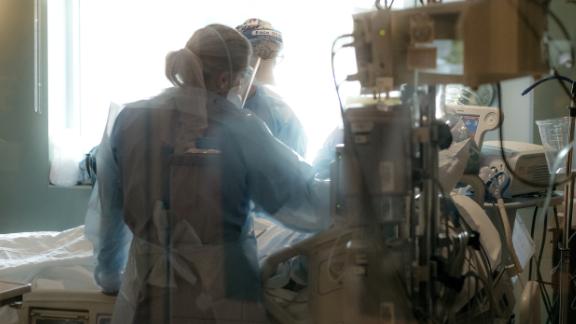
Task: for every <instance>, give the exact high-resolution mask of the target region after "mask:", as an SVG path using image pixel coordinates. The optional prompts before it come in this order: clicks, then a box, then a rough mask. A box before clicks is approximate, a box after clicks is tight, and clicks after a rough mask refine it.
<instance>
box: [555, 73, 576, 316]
mask: <svg viewBox="0 0 576 324" xmlns="http://www.w3.org/2000/svg"><path fill="white" fill-rule="evenodd" d="M575 92H576V89H575V86H574V84H573V85H572V98H571V101H570V136H569V140H568V142H569V143H572V142H574V128H575V124H576V103H575V102H574V101H575V98H574V93H575ZM573 156H574V149H573V148H570V151H568V157H567V161H566V176H567V177H568V178H567V179H569V181H568V184H567V185H566V186H565V190H564V228H563V235H562V247H561V248H560V278H559V286H560V287H559V295H560V296H559V297H560V298H559V299H560V305H559V308H558V312H559V313H560V314H559V315H560V324H567V323H568V312H569V310H570V306H569V305H568V303H569V300H568V299H569V297H570V296H569V295H570V287H571V284H570V282H571V275H570V242H569V240H570V230H571V227H572V213H573V203H574V177H573V172H572V157H573Z"/></svg>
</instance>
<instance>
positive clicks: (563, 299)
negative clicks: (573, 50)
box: [522, 75, 576, 324]
mask: <svg viewBox="0 0 576 324" xmlns="http://www.w3.org/2000/svg"><path fill="white" fill-rule="evenodd" d="M550 80H560V81H565V82H569V83H571V85H572V86H571V90H570V92H571V93H570V107H569V108H568V109H569V111H570V133H569V139H568V143H573V142H574V129H575V125H576V81H575V80H572V79H570V78H567V77H564V76H560V75H554V76H551V77H548V78H544V79H542V80H539V81H538V82H536V83H534V84H533V85H531V86H530V87H528V88H527V89H526V90H524V91H523V92H522V95H525V94H527V93H528V92H530V91H532V90H533V89H534V88H536V87H537V86H538V85H540V84H542V83H544V82H546V81H550ZM573 156H574V149H573V147H572V148H570V151H568V158H567V161H566V177H567V178H566V179H568V183H567V184H566V185H565V187H564V188H565V189H564V224H563V232H562V245H561V246H560V248H559V250H560V276H559V283H558V286H559V300H560V304H559V308H558V312H559V315H560V317H559V323H560V324H567V323H568V311H569V308H570V306H569V304H568V298H569V293H570V281H571V275H570V242H569V240H570V229H571V228H572V213H573V203H574V172H573V171H572V157H573Z"/></svg>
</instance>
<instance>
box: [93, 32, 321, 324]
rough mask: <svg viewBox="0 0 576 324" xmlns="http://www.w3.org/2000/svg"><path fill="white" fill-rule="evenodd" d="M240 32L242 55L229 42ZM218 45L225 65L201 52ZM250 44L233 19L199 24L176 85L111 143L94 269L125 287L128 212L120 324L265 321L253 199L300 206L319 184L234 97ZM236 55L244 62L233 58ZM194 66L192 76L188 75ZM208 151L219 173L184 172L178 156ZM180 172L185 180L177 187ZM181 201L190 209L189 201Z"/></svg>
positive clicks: (171, 71)
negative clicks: (252, 220)
mask: <svg viewBox="0 0 576 324" xmlns="http://www.w3.org/2000/svg"><path fill="white" fill-rule="evenodd" d="M215 36H218V37H215ZM206 37H208V38H209V39H208V40H212V41H214V42H212V43H206V42H207V39H206ZM226 37H228V39H226ZM230 38H231V39H230ZM234 41H237V42H238V44H237V45H238V46H239V48H240V51H239V52H240V53H241V54H242V53H244V54H243V55H239V56H238V57H234V55H235V54H237V52H235V51H228V49H226V51H224V50H223V49H222V47H223V46H229V45H230V44H234ZM190 43H191V44H192V45H190ZM214 44H216V45H218V46H216V47H217V48H219V49H220V50H219V52H220V55H222V52H224V53H226V54H225V55H224V56H222V60H221V61H223V62H225V63H222V62H220V64H221V65H223V66H224V67H225V68H224V69H222V67H220V68H219V69H218V67H217V66H216V67H215V69H216V70H210V65H209V63H210V61H209V60H208V59H204V61H202V62H199V61H200V58H201V57H203V56H202V50H204V49H205V48H206V47H209V46H210V45H212V46H213V45H214ZM200 45H202V47H197V46H200ZM236 50H238V48H236ZM248 52H249V46H248V43H247V42H246V40H244V39H243V38H242V37H241V36H240V34H238V33H237V32H236V31H234V30H232V29H229V28H227V27H224V26H221V25H216V26H208V27H206V28H204V29H202V30H200V31H199V32H197V33H195V34H194V35H193V37H192V38H191V41H189V44H187V47H186V48H185V49H182V50H180V51H178V52H174V53H171V54H170V55H169V57H168V59H167V76H168V78H169V79H170V80H171V81H172V82H173V83H174V84H175V85H176V87H175V88H173V89H169V90H167V91H166V92H164V93H163V94H161V95H159V96H157V97H155V98H152V99H149V100H144V101H140V102H136V103H133V104H129V105H128V106H127V107H126V108H124V110H123V111H122V112H121V113H120V114H119V116H118V118H117V119H116V121H115V123H114V127H113V129H112V133H111V135H110V138H109V139H107V140H106V141H104V140H103V145H102V144H101V147H100V150H99V157H100V158H99V161H98V163H99V164H98V165H99V173H98V185H99V194H100V198H101V206H102V216H101V218H102V220H101V223H100V231H99V239H100V242H101V244H97V245H95V247H96V246H97V248H95V249H96V250H95V254H96V255H97V258H98V265H97V267H96V272H95V276H96V280H97V282H98V284H99V285H101V287H102V288H103V290H104V292H106V293H116V292H117V291H118V282H119V278H120V277H121V272H122V267H123V263H124V262H125V261H124V256H123V255H122V253H121V252H122V251H121V250H122V249H123V246H122V244H123V242H124V239H123V234H122V233H123V228H124V226H125V225H124V222H125V224H126V225H127V226H128V228H129V229H130V231H131V232H132V233H133V237H134V238H133V240H132V244H131V247H130V256H129V258H128V262H127V266H126V270H125V273H124V275H123V279H122V286H121V289H120V292H119V295H118V299H117V303H116V309H115V312H114V318H113V323H115V324H116V323H168V322H169V323H221V322H223V321H224V322H226V321H231V322H234V323H261V322H264V321H265V313H264V311H263V308H262V307H261V305H260V298H261V295H260V294H261V292H260V283H259V277H258V264H257V256H256V245H255V240H254V237H253V234H252V226H251V223H250V221H249V219H248V218H247V214H248V211H249V201H250V200H253V201H255V202H256V203H258V204H259V205H260V206H261V207H262V208H263V209H264V210H266V211H267V212H269V213H275V212H277V211H278V210H279V209H280V208H283V207H284V206H286V205H288V206H290V205H292V206H293V207H295V208H301V207H302V206H304V205H305V204H306V201H307V199H308V198H307V197H308V196H309V195H310V193H311V192H313V190H311V189H310V188H309V187H308V182H309V181H310V180H311V179H312V177H313V172H312V169H311V168H310V167H309V166H307V165H304V164H303V162H301V161H300V159H299V158H298V156H297V155H296V154H294V153H293V152H292V151H291V150H289V149H287V148H286V147H285V146H284V145H281V144H280V143H278V141H277V140H276V139H275V138H274V137H273V136H272V135H271V134H270V132H269V130H268V129H267V127H266V126H265V125H264V124H263V122H262V121H261V120H259V119H257V118H256V117H254V116H252V115H251V114H249V113H247V111H241V110H238V109H236V108H235V107H234V106H233V105H232V103H230V102H229V101H228V100H226V93H227V92H228V91H229V90H230V89H231V88H233V86H234V84H235V82H234V79H235V75H239V74H240V71H241V70H242V69H243V66H245V65H242V60H244V63H243V64H247V55H246V54H247V53H248ZM198 53H200V54H198ZM230 53H232V54H230ZM230 55H232V57H231V56H230ZM209 57H212V56H209ZM230 61H232V62H235V63H236V65H231V66H228V65H227V64H228V63H227V62H230ZM200 63H202V64H200ZM190 68H192V71H195V73H192V75H188V74H187V73H186V72H188V71H189V69H190ZM199 71H200V72H204V73H202V74H199V73H198V72H199ZM194 152H197V153H198V154H196V153H194ZM262 152H266V154H261V153H262ZM209 153H210V154H213V155H212V156H214V157H216V158H215V159H208V160H210V161H211V162H210V163H209V164H208V165H207V168H209V169H210V172H203V171H208V169H204V170H203V169H200V170H199V171H198V172H196V173H195V172H191V173H187V174H188V175H190V179H182V177H179V176H174V174H175V166H176V164H177V163H176V164H175V163H174V162H175V161H176V162H177V161H178V159H179V158H182V157H185V156H191V155H194V154H196V155H195V156H196V157H199V158H200V160H202V159H203V158H202V157H205V156H208V154H209ZM208 160H205V161H208ZM183 165H186V164H185V163H184V164H183ZM176 182H178V183H179V184H182V185H183V187H182V189H176V190H173V191H172V189H174V188H173V184H174V183H176ZM171 191H172V192H171ZM174 197H176V200H175V199H174ZM178 201H184V202H185V204H183V206H188V208H184V209H178V208H179V207H178V206H176V205H178ZM280 215H285V216H284V218H283V219H280V220H281V221H285V222H294V223H299V222H300V223H301V224H304V228H313V229H320V228H323V227H325V226H326V224H325V223H323V222H322V221H324V220H321V219H319V218H318V217H314V218H309V219H306V218H302V217H300V218H299V217H296V216H293V215H292V214H290V213H284V214H282V213H280ZM286 215H287V216H286ZM279 217H283V216H279Z"/></svg>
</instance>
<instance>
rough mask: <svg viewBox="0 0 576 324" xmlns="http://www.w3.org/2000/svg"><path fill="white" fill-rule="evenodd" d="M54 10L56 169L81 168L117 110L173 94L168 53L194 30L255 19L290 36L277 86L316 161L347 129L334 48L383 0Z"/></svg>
mask: <svg viewBox="0 0 576 324" xmlns="http://www.w3.org/2000/svg"><path fill="white" fill-rule="evenodd" d="M404 2H411V1H410V0H404V1H395V3H394V6H395V7H400V6H402V5H403V4H404ZM46 3H47V33H48V50H47V54H48V58H47V60H48V71H47V72H48V106H49V107H48V110H49V116H50V117H49V123H50V127H49V129H50V134H49V137H50V143H51V161H52V166H53V170H55V169H56V170H62V169H68V168H71V167H73V166H77V165H78V161H79V160H80V159H82V158H83V155H84V153H86V152H88V151H89V150H90V148H92V147H93V146H95V145H97V144H98V143H99V141H100V137H101V135H102V131H103V129H104V125H105V121H106V117H107V113H108V107H109V106H110V103H111V102H116V103H128V102H130V101H133V100H138V99H143V98H146V97H150V96H153V95H155V94H157V93H159V92H160V91H161V90H162V89H163V88H166V87H168V86H170V84H169V83H168V81H167V80H166V79H165V77H164V58H165V55H166V54H167V53H168V52H169V51H171V50H176V49H179V48H182V46H184V44H185V43H186V41H187V39H188V38H189V37H190V35H191V34H192V33H193V31H194V30H196V29H198V28H200V27H202V26H204V25H206V24H208V23H213V22H219V23H223V24H227V25H229V26H236V25H239V24H241V23H242V22H243V21H244V20H246V19H248V18H253V17H258V18H262V19H265V20H268V21H270V22H271V23H272V24H273V25H274V26H275V28H277V29H278V30H280V31H281V32H282V33H283V38H284V44H285V46H284V60H283V61H282V62H281V63H280V64H279V65H278V66H277V68H276V79H277V86H278V89H279V92H280V93H281V94H282V95H283V96H284V98H285V99H286V101H287V102H288V103H289V104H290V105H291V107H292V109H293V110H294V111H295V113H296V114H297V115H298V117H299V118H300V120H301V121H302V123H303V125H304V127H305V129H306V131H307V135H308V142H309V146H308V152H309V154H308V157H307V158H308V160H312V159H313V158H314V155H315V152H316V151H317V150H318V149H319V148H320V147H321V145H322V142H323V141H324V139H325V137H326V136H327V135H328V134H329V133H330V131H331V130H332V129H333V128H334V127H336V126H337V125H338V124H339V122H340V113H339V110H338V101H337V97H336V93H335V91H334V86H333V80H332V72H331V67H330V48H331V45H332V41H333V40H334V39H335V38H336V37H337V36H339V35H341V34H347V33H350V32H351V31H352V16H351V15H352V14H353V13H354V12H358V11H360V10H363V9H367V8H373V6H374V1H373V0H361V1H359V0H355V1H352V0H348V1H329V0H322V1H307V2H305V5H303V4H304V2H301V1H280V0H275V1H270V0H245V1H232V0H227V1H189V0H149V1H142V0H122V1H118V0H50V1H47V2H46ZM353 52H354V51H353V49H352V48H347V49H345V50H343V51H342V52H341V53H339V54H338V56H337V60H336V70H337V72H338V73H337V79H339V80H343V79H344V77H345V76H346V75H347V74H353V73H355V70H356V68H355V61H354V53H353ZM342 89H343V91H344V92H345V91H346V89H348V88H347V87H343V88H342ZM350 91H356V90H355V88H354V87H352V88H351V90H350ZM320 120H321V121H322V122H319V121H320ZM53 174H56V175H58V174H59V172H55V173H53ZM60 174H62V173H61V172H60ZM52 180H53V182H57V181H55V180H57V179H52Z"/></svg>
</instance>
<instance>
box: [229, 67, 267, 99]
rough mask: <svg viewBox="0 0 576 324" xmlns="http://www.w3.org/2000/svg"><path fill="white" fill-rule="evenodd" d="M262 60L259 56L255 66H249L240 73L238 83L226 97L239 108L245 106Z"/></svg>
mask: <svg viewBox="0 0 576 324" xmlns="http://www.w3.org/2000/svg"><path fill="white" fill-rule="evenodd" d="M260 61H261V59H260V58H258V59H257V60H256V63H255V64H254V66H248V67H247V68H246V70H245V71H244V72H242V73H239V75H238V79H237V81H236V85H235V86H234V87H232V88H231V89H230V90H229V91H228V95H227V96H226V98H227V99H228V101H230V102H232V103H233V104H234V105H236V107H238V108H239V109H243V108H244V104H245V103H246V99H247V98H248V95H249V94H250V89H251V88H252V84H253V83H254V78H255V77H256V72H257V71H258V68H259V67H260Z"/></svg>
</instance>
